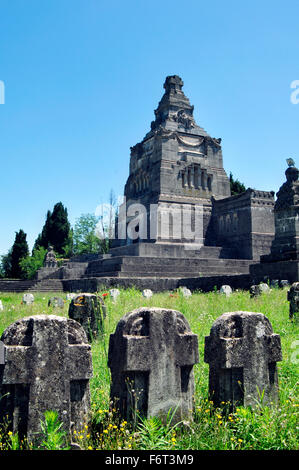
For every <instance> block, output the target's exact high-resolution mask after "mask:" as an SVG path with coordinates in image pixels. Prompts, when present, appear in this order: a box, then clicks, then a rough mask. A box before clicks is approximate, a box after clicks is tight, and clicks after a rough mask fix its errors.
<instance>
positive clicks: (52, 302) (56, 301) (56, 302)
mask: <svg viewBox="0 0 299 470" xmlns="http://www.w3.org/2000/svg"><path fill="white" fill-rule="evenodd" d="M48 307H54V308H64V300H63V299H62V298H61V297H51V298H50V299H49V301H48Z"/></svg>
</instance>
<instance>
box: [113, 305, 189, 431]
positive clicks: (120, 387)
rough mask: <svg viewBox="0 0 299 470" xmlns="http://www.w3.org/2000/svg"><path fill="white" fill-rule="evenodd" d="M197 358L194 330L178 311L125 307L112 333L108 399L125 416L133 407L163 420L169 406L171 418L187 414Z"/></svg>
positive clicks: (179, 417)
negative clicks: (128, 310)
mask: <svg viewBox="0 0 299 470" xmlns="http://www.w3.org/2000/svg"><path fill="white" fill-rule="evenodd" d="M197 362H198V341H197V335H195V334H193V333H192V332H191V330H190V326H189V324H188V322H187V320H186V318H185V317H184V315H182V313H180V312H178V311H175V310H166V309H162V308H146V307H143V308H139V309H136V310H134V311H132V312H129V313H127V314H126V315H124V316H123V317H122V319H121V320H120V321H119V323H118V325H117V327H116V331H115V333H114V334H113V335H111V336H110V344H109V359H108V365H109V367H110V369H111V374H112V384H111V399H112V401H113V402H114V403H115V406H116V407H117V408H118V410H119V412H120V414H121V416H123V418H124V419H128V420H131V419H133V417H134V412H135V410H136V409H137V410H138V412H139V413H140V415H141V416H146V417H150V416H159V417H160V418H161V419H162V420H164V421H165V420H166V418H167V414H168V412H169V411H170V410H171V411H170V412H171V413H172V412H175V414H174V416H173V422H176V421H178V420H181V419H183V418H191V413H192V409H193V392H194V376H193V365H194V364H196V363H197Z"/></svg>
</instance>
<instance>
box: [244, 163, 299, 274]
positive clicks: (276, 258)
mask: <svg viewBox="0 0 299 470" xmlns="http://www.w3.org/2000/svg"><path fill="white" fill-rule="evenodd" d="M298 175H299V170H298V169H297V168H296V167H294V166H290V167H289V168H288V169H287V170H286V171H285V176H286V181H285V183H284V184H283V185H282V186H281V187H280V189H279V191H278V193H277V199H276V202H275V205H274V223H275V237H274V239H273V242H272V244H271V247H270V248H271V250H270V254H264V255H263V256H261V262H260V263H259V264H255V265H253V266H252V267H251V276H252V278H253V279H254V280H255V281H256V282H259V281H260V280H263V279H264V278H268V279H277V280H280V281H282V280H284V279H287V280H288V281H289V282H297V281H298V280H299V181H298Z"/></svg>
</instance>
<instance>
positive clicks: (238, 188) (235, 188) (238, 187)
mask: <svg viewBox="0 0 299 470" xmlns="http://www.w3.org/2000/svg"><path fill="white" fill-rule="evenodd" d="M229 182H230V191H231V195H232V196H235V195H236V194H241V193H244V191H246V188H245V186H244V184H243V183H240V181H239V180H237V179H236V180H235V179H234V177H233V175H232V173H230V175H229Z"/></svg>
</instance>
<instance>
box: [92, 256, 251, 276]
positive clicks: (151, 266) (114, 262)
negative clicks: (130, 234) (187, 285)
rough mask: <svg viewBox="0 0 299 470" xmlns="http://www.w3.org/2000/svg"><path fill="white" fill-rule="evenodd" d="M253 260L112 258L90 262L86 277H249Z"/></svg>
mask: <svg viewBox="0 0 299 470" xmlns="http://www.w3.org/2000/svg"><path fill="white" fill-rule="evenodd" d="M251 264H252V260H243V259H223V258H220V259H217V258H176V259H173V258H149V257H136V256H122V257H117V256H115V257H112V258H107V259H102V260H96V261H92V262H90V263H89V266H88V268H87V270H86V272H85V275H84V277H85V278H91V277H92V278H95V277H134V278H135V277H136V278H142V277H166V278H170V277H172V278H182V277H188V278H190V277H201V276H204V277H207V276H215V275H223V276H225V275H237V274H249V266H250V265H251Z"/></svg>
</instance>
